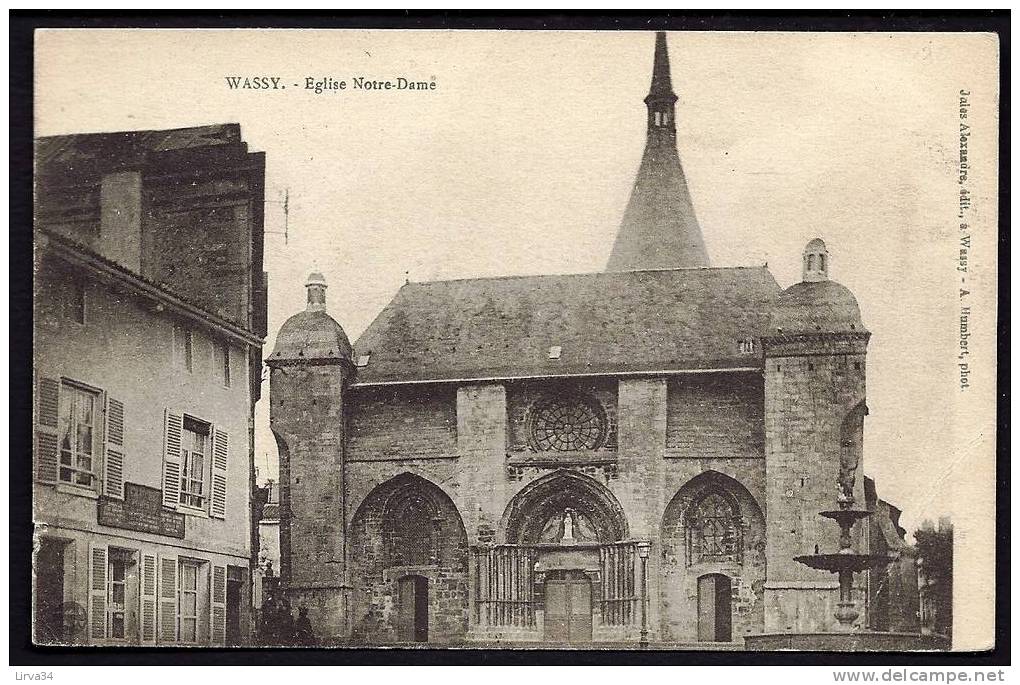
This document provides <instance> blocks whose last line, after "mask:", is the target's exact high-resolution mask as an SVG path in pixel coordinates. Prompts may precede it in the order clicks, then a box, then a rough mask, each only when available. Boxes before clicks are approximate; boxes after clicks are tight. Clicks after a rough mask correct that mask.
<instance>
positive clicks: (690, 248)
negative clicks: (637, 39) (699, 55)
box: [606, 32, 709, 271]
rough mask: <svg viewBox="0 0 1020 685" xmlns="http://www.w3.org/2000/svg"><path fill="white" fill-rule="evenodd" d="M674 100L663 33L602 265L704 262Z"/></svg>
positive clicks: (696, 264)
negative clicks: (641, 130) (628, 187)
mask: <svg viewBox="0 0 1020 685" xmlns="http://www.w3.org/2000/svg"><path fill="white" fill-rule="evenodd" d="M676 102H677V95H676V93H674V92H673V83H672V79H671V77H670V70H669V53H668V51H667V48H666V34H665V33H662V32H659V33H657V34H656V35H655V57H654V59H653V61H652V84H651V87H650V89H649V92H648V95H647V96H646V97H645V106H646V108H647V110H648V112H647V115H648V133H647V139H646V142H645V152H644V155H643V156H642V158H641V167H640V168H639V169H638V173H637V179H636V180H635V181H634V189H633V190H632V191H631V195H630V201H629V202H628V203H627V209H626V211H625V212H624V215H623V221H622V222H621V224H620V230H619V232H618V233H617V235H616V242H615V243H614V244H613V251H612V253H611V254H610V256H609V263H608V265H607V266H606V271H638V270H642V269H676V268H694V267H707V266H709V262H708V253H707V252H706V251H705V240H704V238H703V237H702V235H701V227H700V226H699V225H698V219H697V217H696V216H695V213H694V204H693V203H692V202H691V194H690V191H689V190H688V189H687V179H686V178H685V176H684V170H683V167H682V166H681V164H680V155H679V153H678V152H677V147H676Z"/></svg>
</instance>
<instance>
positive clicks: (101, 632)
mask: <svg viewBox="0 0 1020 685" xmlns="http://www.w3.org/2000/svg"><path fill="white" fill-rule="evenodd" d="M90 552H91V553H90V554H89V639H90V640H91V641H92V642H97V641H101V640H105V639H106V574H107V560H106V547H105V546H103V545H92V547H91V549H90Z"/></svg>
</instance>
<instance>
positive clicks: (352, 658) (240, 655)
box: [8, 10, 1011, 668]
mask: <svg viewBox="0 0 1020 685" xmlns="http://www.w3.org/2000/svg"><path fill="white" fill-rule="evenodd" d="M9 17H10V63H11V71H10V150H11V161H10V198H11V199H10V206H11V215H10V225H11V226H12V227H14V230H11V231H10V238H9V240H10V243H9V244H10V251H11V256H10V264H9V266H10V273H11V277H10V289H11V299H10V311H11V315H10V327H11V334H10V339H9V342H8V344H9V348H10V369H11V385H10V387H11V390H10V407H11V410H10V424H11V440H10V453H11V454H12V455H24V454H27V453H30V452H31V404H32V403H31V375H32V371H31V369H32V346H31V345H28V344H25V342H24V341H27V340H31V339H32V335H33V329H32V287H31V286H32V263H33V261H32V239H31V236H32V232H31V231H30V230H27V228H25V227H28V226H30V225H31V222H32V139H33V135H32V133H33V128H32V102H33V72H32V66H33V46H34V42H33V32H34V30H35V29H37V28H377V29H388V28H400V29H451V28H454V29H508V30H595V29H599V30H673V31H682V30H712V31H749V30H756V31H777V30H783V31H889V32H892V31H905V32H917V31H930V32H947V31H965V32H989V33H995V34H997V35H998V39H999V58H1000V73H999V88H1000V90H999V190H998V193H999V194H998V200H999V253H998V264H999V290H998V305H999V311H998V321H997V331H998V355H997V373H998V383H997V393H996V395H997V408H998V420H997V431H996V439H997V443H996V460H997V469H998V471H997V486H998V487H997V500H996V519H997V529H996V564H995V565H996V569H995V571H996V610H995V616H996V626H995V641H996V643H995V647H994V649H992V650H991V651H987V652H952V653H899V652H897V653H832V652H676V651H661V652H660V651H639V650H634V651H618V650H578V651H560V650H484V649H478V650H475V649H470V650H461V649H452V650H451V649H421V650H410V649H343V650H323V649H318V650H300V649H273V648H246V649H192V650H187V649H155V648H148V649H141V648H138V649H105V648H94V649H89V650H82V649H77V650H76V649H70V648H62V647H35V646H33V645H32V644H31V639H30V635H31V629H30V628H31V626H30V624H31V611H30V592H26V588H30V587H31V551H32V530H33V528H32V522H31V478H30V475H31V474H30V468H29V460H25V459H20V458H16V459H11V460H10V465H9V468H10V479H11V484H10V522H11V523H10V530H11V532H10V548H9V549H10V588H9V592H10V594H9V612H10V617H11V618H10V623H9V628H10V648H9V650H10V651H9V655H8V656H9V664H13V665H28V666H38V665H44V666H86V665H97V666H98V665H106V666H109V665H171V664H174V665H246V666H252V665H255V666H261V665H313V664H314V665H356V664H358V665H407V664H417V665H467V664H474V665H495V664H500V665H540V664H541V665H695V664H697V665H714V664H726V665H784V666H794V665H813V666H833V667H841V666H889V665H899V666H911V667H918V666H942V667H961V666H962V667H985V668H987V667H992V666H1004V665H1009V664H1010V663H1011V662H1010V644H1011V643H1010V639H1011V631H1010V620H1009V619H1010V616H1009V607H1010V594H1011V593H1010V578H1009V562H1010V549H1009V538H1010V507H1009V504H1010V494H1011V483H1010V463H1009V437H1010V425H1009V408H1010V389H1009V377H1010V376H1009V370H1010V358H1009V338H1010V325H1009V323H1010V315H1009V304H1010V292H1009V285H1010V281H1009V276H1010V255H1009V245H1010V232H1009V226H1010V215H1009V197H1010V195H1009V187H1010V186H1009V180H1010V167H1009V149H1010V146H1009V142H1010V135H1009V134H1010V129H1009V113H1010V97H1009V96H1010V78H1009V76H1010V25H1009V20H1010V12H1009V10H974V11H946V12H934V11H914V10H911V11H895V10H890V11H837V10H830V11H812V12H800V13H796V12H788V11H776V10H772V11H765V12H746V11H745V12H740V13H736V12H728V11H709V12H706V11H694V12H685V13H683V14H678V13H677V14H673V13H664V14H655V15H653V14H646V13H618V14H615V15H607V14H602V13H595V12H591V11H584V12H576V11H572V12H566V11H554V12H548V13H544V14H540V13H534V12H532V13H519V12H518V13H503V14H498V13H484V12H463V11H447V12H442V11H433V12H421V11H414V12H409V11H402V12H398V11H390V12H385V13H382V12H380V13H375V14H369V13H347V14H344V15H327V14H323V13H319V12H293V13H280V12H276V13H263V14H252V13H243V12H204V13H192V14H184V13H176V12H172V11H166V10H161V11H152V12H148V13H139V12H136V13H117V12H111V11H88V12H68V11H38V12H31V11H16V10H12V11H10V12H9Z"/></svg>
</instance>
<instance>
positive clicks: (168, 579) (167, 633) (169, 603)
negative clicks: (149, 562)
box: [159, 556, 177, 644]
mask: <svg viewBox="0 0 1020 685" xmlns="http://www.w3.org/2000/svg"><path fill="white" fill-rule="evenodd" d="M159 642H160V643H161V644H168V643H171V642H177V557H163V556H161V557H160V558H159Z"/></svg>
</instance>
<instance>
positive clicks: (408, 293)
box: [354, 267, 780, 385]
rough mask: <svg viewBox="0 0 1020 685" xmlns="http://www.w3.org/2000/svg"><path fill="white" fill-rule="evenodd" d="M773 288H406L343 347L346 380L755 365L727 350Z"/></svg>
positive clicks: (471, 283) (590, 280)
mask: <svg viewBox="0 0 1020 685" xmlns="http://www.w3.org/2000/svg"><path fill="white" fill-rule="evenodd" d="M779 291H780V288H779V286H778V285H777V284H776V281H775V279H774V278H773V277H772V274H771V273H769V271H768V270H767V269H766V268H764V267H752V268H719V269H708V268H706V269H668V270H652V271H629V272H618V273H591V274H576V275H566V276H524V277H508V278H483V279H469V280H455V281H438V282H431V283H409V284H407V285H405V286H404V287H402V288H401V289H400V290H399V291H398V292H397V294H396V296H395V297H394V298H393V300H392V301H391V302H390V303H389V304H388V305H387V306H386V308H385V309H383V311H382V312H381V313H380V314H379V316H378V317H377V318H376V319H375V321H374V322H373V323H372V324H371V325H370V326H369V327H368V329H367V330H366V331H365V332H364V333H363V334H362V336H361V337H360V338H359V339H358V341H357V342H356V343H355V346H354V347H355V357H356V358H358V366H359V368H358V376H357V383H358V384H359V385H369V384H379V383H409V382H427V381H444V380H471V379H485V378H507V379H509V378H529V377H541V376H558V375H592V374H621V373H649V372H659V371H684V370H691V371H693V370H715V369H718V370H726V369H738V368H758V367H760V366H761V363H762V362H761V359H762V358H761V354H760V352H757V351H756V352H754V353H751V354H747V353H742V352H741V349H740V343H739V341H740V340H742V339H744V338H749V337H756V336H757V335H759V334H760V333H761V332H763V331H764V330H765V327H766V324H767V322H768V315H769V310H770V308H771V305H772V303H773V302H774V300H775V298H776V297H777V296H778V294H779ZM554 347H559V348H560V349H559V355H558V356H559V358H558V359H553V358H550V357H552V356H555V355H553V354H551V352H553V351H554V350H551V349H550V348H554ZM759 347H760V346H756V347H755V349H756V350H757V349H759ZM366 357H367V359H366ZM366 361H367V365H366V364H365V363H364V362H366Z"/></svg>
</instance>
